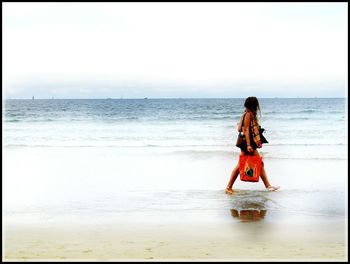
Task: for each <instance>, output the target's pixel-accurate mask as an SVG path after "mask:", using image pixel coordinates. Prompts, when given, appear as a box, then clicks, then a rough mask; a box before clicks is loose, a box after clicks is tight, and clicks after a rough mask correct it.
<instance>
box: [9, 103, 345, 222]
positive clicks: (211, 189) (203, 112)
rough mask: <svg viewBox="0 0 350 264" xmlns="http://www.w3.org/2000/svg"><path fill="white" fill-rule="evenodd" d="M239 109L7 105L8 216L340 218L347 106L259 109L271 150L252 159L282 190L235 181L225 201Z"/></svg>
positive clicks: (265, 149)
mask: <svg viewBox="0 0 350 264" xmlns="http://www.w3.org/2000/svg"><path fill="white" fill-rule="evenodd" d="M244 100H245V99H244V98H226V99H218V98H209V99H200V98H198V99H181V98H178V99H151V98H148V99H112V98H109V99H35V100H30V99H28V100H20V99H8V100H5V101H3V115H2V117H3V123H2V125H3V128H2V131H3V138H2V142H3V148H2V151H3V157H4V158H3V161H4V170H3V173H4V176H3V184H4V185H3V190H4V196H3V198H4V206H5V209H4V210H5V215H7V216H8V217H10V216H11V217H12V218H11V217H10V219H12V220H11V221H14V219H17V220H18V221H21V219H23V215H25V214H26V215H27V216H28V217H29V218H30V217H32V216H37V217H39V218H40V217H41V218H45V219H54V218H55V217H56V216H60V217H62V216H64V215H66V216H67V215H69V216H73V215H76V216H79V217H87V216H91V215H97V214H98V215H101V214H102V215H106V214H107V215H108V214H117V213H122V212H136V211H147V212H157V211H176V210H192V211H193V210H199V211H201V210H209V211H210V210H213V211H215V210H225V211H226V212H229V210H238V211H239V210H243V209H246V210H248V209H249V210H270V211H288V212H299V213H303V214H314V215H328V216H334V215H335V216H340V217H347V210H346V207H347V188H346V187H345V185H346V184H347V159H348V152H347V145H348V138H347V132H348V131H347V127H348V126H347V125H348V116H347V99H346V98H260V99H259V102H260V109H261V114H260V115H258V117H259V122H260V125H261V126H262V127H263V128H264V129H265V131H264V136H265V137H266V139H267V140H268V143H267V144H264V145H263V147H262V148H261V149H260V150H259V152H260V153H261V155H262V157H263V159H264V164H265V168H266V171H267V175H268V177H269V180H270V182H271V183H272V184H273V185H279V186H281V189H280V190H279V191H278V192H274V193H271V192H266V191H265V189H264V185H263V183H262V182H261V181H260V182H259V183H246V182H241V181H240V180H239V179H238V180H237V182H236V183H235V185H234V187H233V188H234V189H235V190H236V192H235V195H233V196H228V195H225V194H224V191H223V190H224V189H225V187H226V184H227V182H228V180H229V177H230V173H231V171H232V169H233V167H234V166H235V165H236V164H237V161H238V158H239V154H240V150H239V149H238V148H237V147H236V146H235V142H236V139H237V136H238V132H237V123H238V122H239V120H240V117H241V116H242V114H243V113H244V107H243V105H244ZM231 212H232V211H231ZM18 216H21V217H18ZM35 219H36V218H35ZM79 219H80V218H79ZM208 219H210V217H208Z"/></svg>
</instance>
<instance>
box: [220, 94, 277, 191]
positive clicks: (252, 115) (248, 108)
mask: <svg viewBox="0 0 350 264" xmlns="http://www.w3.org/2000/svg"><path fill="white" fill-rule="evenodd" d="M244 107H245V113H244V115H242V117H241V120H240V122H239V123H238V127H237V129H238V131H243V132H244V135H245V138H246V141H247V149H244V150H242V152H241V155H249V154H250V155H259V152H258V151H257V148H261V147H262V145H261V140H260V137H259V133H254V134H255V135H254V136H253V135H252V129H254V130H255V132H256V131H257V130H258V127H259V124H258V119H257V112H258V111H259V112H260V106H259V101H258V99H257V98H256V97H248V98H247V99H246V100H245V102H244ZM254 130H253V131H254ZM238 174H239V162H238V163H237V165H236V167H235V168H234V169H233V171H232V173H231V177H230V181H229V182H228V184H227V187H226V191H225V192H226V193H227V194H233V189H232V186H233V184H234V182H235V181H236V179H237V177H238ZM260 177H261V179H262V181H263V182H264V185H265V187H266V189H267V190H268V191H276V190H278V189H279V188H280V187H279V186H277V187H275V186H272V185H271V184H270V183H269V181H268V179H267V176H266V172H265V168H264V163H263V164H262V167H261V172H260Z"/></svg>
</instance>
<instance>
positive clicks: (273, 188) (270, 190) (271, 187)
mask: <svg viewBox="0 0 350 264" xmlns="http://www.w3.org/2000/svg"><path fill="white" fill-rule="evenodd" d="M279 188H280V187H279V186H272V185H270V186H268V187H266V190H268V191H269V192H274V191H277V190H278V189H279Z"/></svg>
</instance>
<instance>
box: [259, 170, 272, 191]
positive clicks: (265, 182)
mask: <svg viewBox="0 0 350 264" xmlns="http://www.w3.org/2000/svg"><path fill="white" fill-rule="evenodd" d="M260 178H261V179H262V181H263V182H264V185H265V188H268V187H269V186H271V184H270V183H269V180H268V179H267V176H266V171H265V168H264V165H263V166H262V167H261V172H260Z"/></svg>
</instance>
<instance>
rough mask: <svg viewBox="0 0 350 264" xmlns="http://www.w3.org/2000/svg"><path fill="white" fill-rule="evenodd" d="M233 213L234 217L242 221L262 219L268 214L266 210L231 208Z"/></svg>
mask: <svg viewBox="0 0 350 264" xmlns="http://www.w3.org/2000/svg"><path fill="white" fill-rule="evenodd" d="M230 211H231V215H232V217H234V218H239V219H240V220H241V221H242V222H254V221H260V220H261V219H263V218H264V217H265V215H266V210H240V211H239V210H236V209H231V210H230Z"/></svg>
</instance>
